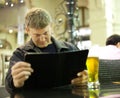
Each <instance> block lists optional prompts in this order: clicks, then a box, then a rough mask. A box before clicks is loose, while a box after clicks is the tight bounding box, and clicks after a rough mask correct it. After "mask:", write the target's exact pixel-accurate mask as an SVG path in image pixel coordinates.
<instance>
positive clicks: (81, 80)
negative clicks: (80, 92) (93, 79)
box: [71, 70, 88, 86]
mask: <svg viewBox="0 0 120 98" xmlns="http://www.w3.org/2000/svg"><path fill="white" fill-rule="evenodd" d="M77 76H78V77H77V78H75V79H73V80H72V81H71V84H72V85H73V86H82V85H87V81H88V73H87V70H84V71H82V72H79V73H78V74H77Z"/></svg>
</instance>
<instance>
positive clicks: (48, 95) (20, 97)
mask: <svg viewBox="0 0 120 98" xmlns="http://www.w3.org/2000/svg"><path fill="white" fill-rule="evenodd" d="M113 95H116V96H119V97H113ZM104 96H112V97H104ZM0 98H120V84H103V85H101V86H100V89H96V90H93V89H88V88H87V87H86V86H84V87H71V86H70V85H69V86H63V87H58V88H52V89H42V90H23V91H19V92H14V93H13V94H8V93H7V91H6V90H5V88H4V87H0Z"/></svg>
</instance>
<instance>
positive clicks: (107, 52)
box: [89, 34, 120, 60]
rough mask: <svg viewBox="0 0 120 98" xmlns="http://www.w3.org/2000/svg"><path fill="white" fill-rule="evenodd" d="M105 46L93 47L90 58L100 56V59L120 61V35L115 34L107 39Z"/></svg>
mask: <svg viewBox="0 0 120 98" xmlns="http://www.w3.org/2000/svg"><path fill="white" fill-rule="evenodd" d="M105 44H106V45H105V46H103V47H99V46H95V47H92V48H91V49H90V51H89V56H91V55H92V56H93V55H94V56H98V57H99V59H107V60H117V59H120V35H118V34H113V35H111V36H109V37H108V38H107V39H106V42H105Z"/></svg>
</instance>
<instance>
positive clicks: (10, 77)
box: [5, 8, 87, 92]
mask: <svg viewBox="0 0 120 98" xmlns="http://www.w3.org/2000/svg"><path fill="white" fill-rule="evenodd" d="M51 25H52V20H51V17H50V15H49V13H48V12H47V11H46V10H44V9H41V8H32V9H31V10H30V11H29V12H28V13H27V14H26V17H25V29H26V32H27V33H28V35H29V36H30V37H31V40H30V41H29V42H27V43H26V44H25V45H24V46H21V47H18V48H17V49H16V50H15V51H14V52H13V55H12V57H11V59H10V68H9V70H8V74H7V76H6V82H5V86H6V89H7V90H8V92H11V91H14V90H16V89H19V88H22V87H24V83H25V81H26V80H27V79H28V78H29V76H30V75H31V74H32V73H33V72H34V70H33V69H32V68H31V65H30V64H29V63H26V62H24V55H25V54H26V53H28V52H39V53H41V52H50V53H51V52H64V51H75V50H78V48H76V47H75V46H73V45H72V44H70V43H67V42H60V41H57V40H55V39H54V38H53V37H52V33H53V31H52V28H51ZM78 76H79V77H78V78H76V79H73V80H72V81H71V83H72V84H74V85H77V84H82V83H86V82H87V72H86V71H82V72H80V73H78Z"/></svg>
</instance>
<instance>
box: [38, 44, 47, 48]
mask: <svg viewBox="0 0 120 98" xmlns="http://www.w3.org/2000/svg"><path fill="white" fill-rule="evenodd" d="M47 46H48V44H46V45H39V46H38V47H40V48H45V47H47Z"/></svg>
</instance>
